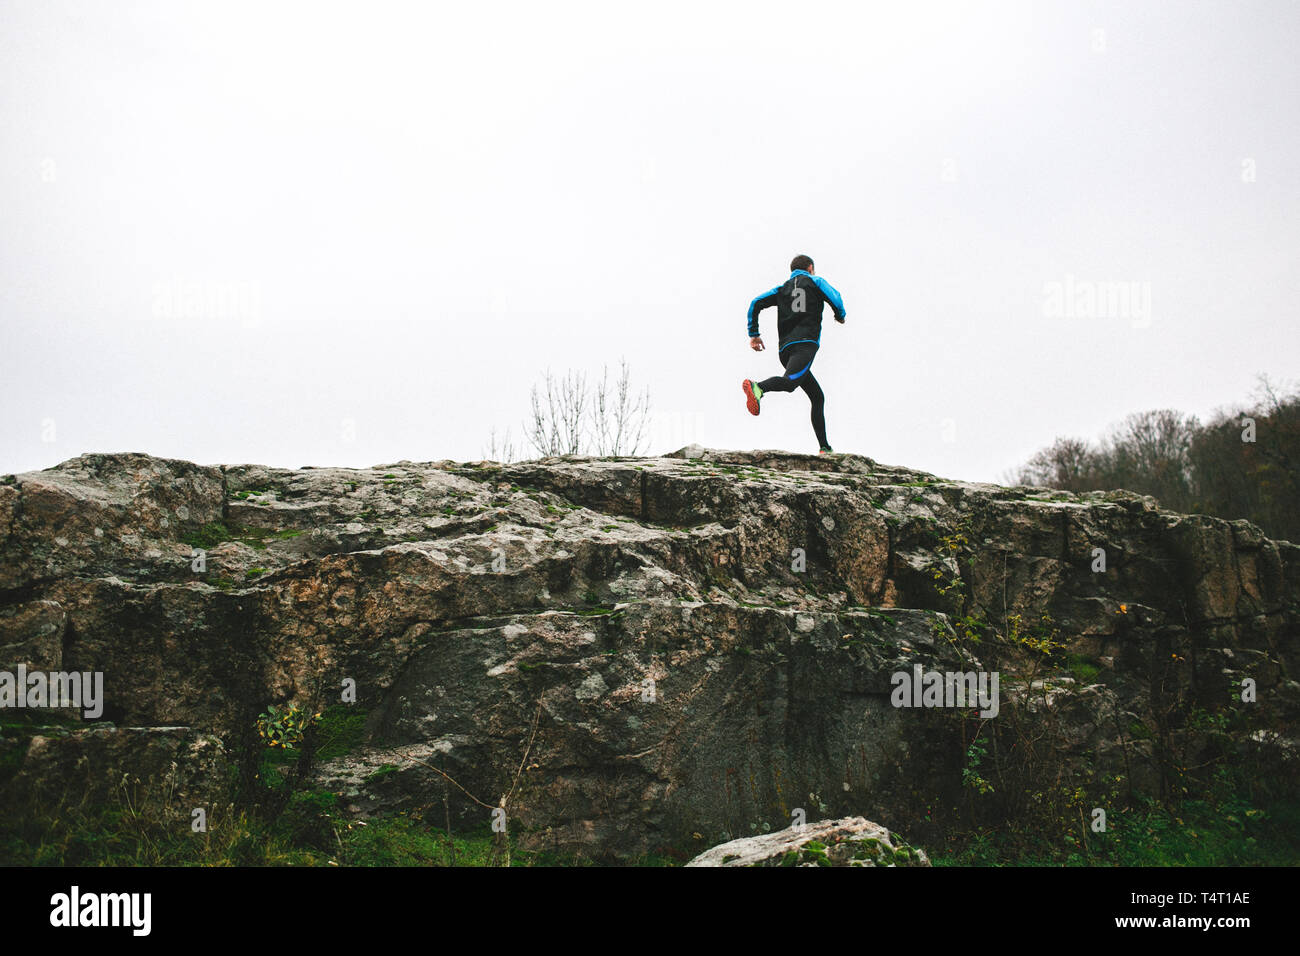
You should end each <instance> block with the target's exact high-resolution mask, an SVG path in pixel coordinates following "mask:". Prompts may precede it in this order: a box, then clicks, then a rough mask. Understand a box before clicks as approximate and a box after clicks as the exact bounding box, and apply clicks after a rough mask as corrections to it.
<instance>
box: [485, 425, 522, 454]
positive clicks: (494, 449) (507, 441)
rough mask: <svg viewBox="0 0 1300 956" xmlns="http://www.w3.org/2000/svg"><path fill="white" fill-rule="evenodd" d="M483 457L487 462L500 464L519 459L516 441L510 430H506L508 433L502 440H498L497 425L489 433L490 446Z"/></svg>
mask: <svg viewBox="0 0 1300 956" xmlns="http://www.w3.org/2000/svg"><path fill="white" fill-rule="evenodd" d="M483 457H484V458H485V459H486V460H487V461H500V462H509V461H516V460H517V459H518V455H516V453H515V440H514V438H512V437H511V435H510V429H509V428H507V429H506V433H505V434H504V435H503V436H501V438H497V430H496V426H495V425H494V426H493V427H492V428H491V430H489V431H488V446H487V449H486V451H484V452H483Z"/></svg>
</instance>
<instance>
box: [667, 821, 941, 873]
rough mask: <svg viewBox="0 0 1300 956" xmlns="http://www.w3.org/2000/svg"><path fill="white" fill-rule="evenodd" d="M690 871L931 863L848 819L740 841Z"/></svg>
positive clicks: (875, 827) (877, 829) (878, 830)
mask: <svg viewBox="0 0 1300 956" xmlns="http://www.w3.org/2000/svg"><path fill="white" fill-rule="evenodd" d="M686 865H687V866H929V865H930V858H929V857H928V856H926V855H925V851H924V850H920V849H917V848H916V847H911V846H908V845H907V844H906V843H903V842H902V841H901V840H899V839H897V838H896V837H895V836H894V835H893V834H891V833H890V832H889V831H888V830H886V829H885V828H884V827H882V826H880V825H879V824H877V823H872V822H871V821H870V820H864V819H863V818H862V817H845V818H844V819H843V820H822V821H820V822H818V823H808V824H804V825H803V826H800V827H790V828H789V829H787V830H780V831H778V832H776V833H765V834H763V835H762V836H756V837H741V838H740V839H739V840H732V841H731V842H730V843H724V844H722V845H721V846H715V847H714V848H713V849H711V850H708V851H706V852H704V853H701V854H700V855H699V856H697V857H696V858H695V859H693V860H691V862H689V863H687V864H686Z"/></svg>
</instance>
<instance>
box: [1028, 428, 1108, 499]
mask: <svg viewBox="0 0 1300 956" xmlns="http://www.w3.org/2000/svg"><path fill="white" fill-rule="evenodd" d="M1095 469H1096V461H1095V460H1094V454H1093V451H1092V449H1091V448H1089V447H1088V443H1087V442H1086V441H1083V440H1081V439H1078V438H1058V439H1056V441H1055V442H1054V443H1053V444H1052V445H1051V446H1050V447H1048V448H1044V449H1043V450H1042V451H1039V452H1036V453H1035V454H1034V456H1033V457H1032V458H1030V459H1029V461H1027V462H1026V463H1025V464H1024V465H1022V466H1021V467H1020V469H1019V471H1017V472H1016V473H1015V481H1016V483H1017V484H1021V485H1046V486H1048V487H1050V488H1063V489H1065V490H1066V491H1090V490H1092V487H1093V486H1092V479H1093V477H1094V472H1095Z"/></svg>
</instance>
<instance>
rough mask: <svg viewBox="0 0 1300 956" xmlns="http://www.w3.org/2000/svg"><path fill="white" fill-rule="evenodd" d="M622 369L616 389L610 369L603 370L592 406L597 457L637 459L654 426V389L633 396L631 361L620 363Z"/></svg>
mask: <svg viewBox="0 0 1300 956" xmlns="http://www.w3.org/2000/svg"><path fill="white" fill-rule="evenodd" d="M618 368H619V374H618V379H617V380H616V381H615V382H614V384H613V387H612V388H611V387H610V384H609V368H608V367H606V368H602V369H601V374H600V382H599V383H598V384H597V385H596V390H595V395H594V396H593V399H592V403H591V435H592V443H593V446H594V447H595V450H596V454H597V455H635V454H636V453H637V452H638V451H640V450H641V443H642V442H643V441H644V440H645V433H646V428H647V427H648V425H649V422H650V389H649V388H648V387H647V388H644V389H642V390H641V392H640V394H633V392H632V386H631V374H630V373H629V371H628V367H627V361H626V360H623V359H620V360H619V363H618Z"/></svg>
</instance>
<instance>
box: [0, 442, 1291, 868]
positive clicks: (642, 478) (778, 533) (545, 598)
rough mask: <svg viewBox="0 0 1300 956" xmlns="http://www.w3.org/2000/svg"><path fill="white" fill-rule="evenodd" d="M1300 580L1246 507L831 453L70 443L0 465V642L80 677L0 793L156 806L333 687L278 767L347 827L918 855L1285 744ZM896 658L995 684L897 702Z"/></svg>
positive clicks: (564, 842) (40, 668)
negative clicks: (941, 825)
mask: <svg viewBox="0 0 1300 956" xmlns="http://www.w3.org/2000/svg"><path fill="white" fill-rule="evenodd" d="M1298 600H1300V547H1297V546H1296V545H1293V544H1289V543H1287V542H1279V541H1271V540H1268V539H1266V538H1265V537H1264V536H1263V535H1262V534H1261V533H1260V532H1259V531H1258V530H1257V529H1256V528H1255V527H1253V526H1251V525H1249V524H1247V523H1245V522H1228V521H1222V520H1218V519H1214V518H1208V517H1201V516H1185V515H1179V514H1171V513H1168V512H1166V511H1163V510H1161V509H1159V508H1158V507H1157V505H1156V503H1155V502H1154V501H1152V500H1151V499H1148V498H1142V497H1139V496H1135V495H1132V494H1129V493H1126V492H1113V493H1107V494H1101V493H1095V494H1090V495H1081V496H1075V495H1071V494H1067V493H1061V492H1049V491H1046V490H1043V489H1034V488H1025V487H1020V488H1005V487H999V486H995V485H986V484H974V483H969V482H961V481H948V480H943V479H940V478H936V477H934V476H932V475H927V474H923V473H920V472H915V471H910V470H908V469H905V468H898V467H890V466H885V465H881V464H878V463H876V462H874V461H871V460H870V459H867V458H862V457H857V456H852V455H835V456H826V457H816V456H804V455H794V454H787V453H783V452H776V451H757V452H725V451H714V450H708V449H703V448H699V447H691V448H687V449H683V450H682V451H679V452H677V453H675V454H672V455H666V456H664V457H659V458H638V459H568V458H565V459H546V460H541V461H533V462H524V463H518V464H508V465H501V464H496V463H489V462H478V463H457V462H451V461H438V462H427V463H413V462H409V461H403V462H398V463H395V464H391V465H386V466H381V467H375V468H370V469H359V470H354V469H344V468H325V467H304V468H301V469H298V470H287V469H275V468H266V467H262V466H257V465H228V466H200V465H195V464H191V463H189V462H184V461H175V460H168V459H160V458H154V457H150V456H147V455H143V454H91V455H83V456H81V457H78V458H75V459H72V460H69V461H66V462H64V463H62V464H60V465H58V466H55V467H53V468H49V469H46V470H43V471H39V472H30V473H26V474H20V475H13V476H5V477H4V478H3V479H0V670H4V671H9V672H15V673H16V672H17V669H18V668H19V666H20V665H21V666H22V667H24V668H25V669H26V670H27V671H28V672H47V673H53V672H63V673H68V672H78V673H86V674H93V673H99V674H102V675H103V700H102V713H100V715H99V716H98V717H97V719H94V720H88V719H87V718H86V717H85V716H84V710H81V709H67V708H65V709H64V710H61V711H59V712H58V719H57V720H55V719H54V715H53V714H50V716H49V719H44V717H43V716H42V718H41V719H31V718H30V715H25V718H27V719H25V720H24V721H23V722H21V724H16V723H14V721H13V720H12V719H9V723H8V724H7V725H6V733H5V738H4V740H3V742H0V787H3V790H2V791H0V800H2V801H3V804H4V806H5V807H6V808H7V809H9V810H10V811H11V812H17V811H15V810H14V808H19V807H22V806H27V805H30V803H29V802H30V801H33V800H35V801H39V800H41V799H48V798H49V797H50V795H51V794H61V795H62V796H63V797H64V798H66V797H67V796H68V795H69V794H73V795H75V796H76V798H77V799H79V800H96V799H105V798H106V795H107V794H108V793H110V792H111V791H112V789H113V788H114V787H115V786H117V785H118V783H119V782H120V781H121V779H122V777H123V775H124V774H125V775H127V777H128V779H134V780H135V781H137V782H141V781H143V782H145V783H146V784H147V785H148V786H151V787H155V788H166V789H167V792H168V794H169V796H174V801H173V802H174V803H175V804H176V806H177V808H178V810H183V812H184V814H185V815H186V818H188V814H189V809H187V808H190V807H202V806H219V805H223V803H225V802H228V801H229V800H230V799H232V798H231V796H230V794H231V793H232V789H234V790H237V789H238V786H239V782H240V781H243V782H244V783H245V784H247V783H248V782H249V780H250V779H251V777H252V775H253V774H255V773H256V766H257V765H258V760H259V754H258V750H259V748H260V747H261V746H262V740H261V739H260V738H259V737H258V734H257V727H258V717H259V715H260V714H262V713H263V712H264V711H266V708H267V707H268V706H269V705H281V706H282V705H285V704H290V703H296V704H298V705H300V706H302V707H304V708H306V709H307V711H308V712H310V713H315V712H329V713H336V712H338V711H339V709H340V708H348V709H350V712H352V713H355V714H356V715H358V719H359V717H360V715H364V724H363V728H362V732H361V734H360V736H359V738H358V739H357V740H356V741H355V745H354V746H352V747H351V748H350V751H349V752H347V753H344V754H337V755H335V756H332V757H330V758H329V759H319V760H314V761H312V762H311V763H310V766H308V765H306V764H304V766H303V768H302V769H303V773H304V774H305V775H306V776H305V777H304V779H303V780H302V781H301V784H302V785H303V786H306V787H313V788H318V789H322V790H329V791H332V792H334V793H337V794H340V795H341V796H342V798H343V802H344V805H345V806H346V807H347V809H348V812H350V813H352V814H355V815H357V816H358V817H365V816H366V815H370V814H375V813H383V812H386V811H391V810H412V809H416V808H425V807H438V808H440V810H441V809H442V808H444V801H445V810H446V813H447V814H448V816H449V817H451V818H453V820H454V822H457V823H459V824H464V825H481V824H482V823H484V822H486V821H488V820H489V818H490V817H491V816H492V814H493V811H494V810H500V811H504V812H503V813H500V814H498V816H499V817H500V818H501V819H503V820H504V821H506V826H508V828H509V832H510V834H511V835H512V836H513V837H514V838H515V839H516V840H518V841H520V843H521V844H522V845H534V846H547V847H554V848H557V849H566V848H585V849H586V850H587V851H589V852H595V853H599V854H608V855H621V854H631V853H639V852H644V851H646V850H653V849H656V848H665V847H670V848H679V850H680V852H681V853H684V854H689V855H694V853H696V852H699V851H701V850H703V849H705V848H706V847H708V846H709V845H711V844H713V843H718V842H721V841H723V840H730V839H734V838H738V837H744V836H750V835H752V834H754V833H758V832H766V831H769V830H772V831H775V830H781V829H783V828H785V827H787V826H789V825H790V823H791V820H792V818H799V815H800V814H803V815H804V816H805V817H806V819H807V820H809V821H812V820H815V819H819V818H825V817H847V816H857V815H862V816H865V817H868V818H870V819H876V820H882V821H884V822H886V823H888V825H889V826H891V827H893V828H896V829H902V830H904V832H906V833H907V835H908V837H909V839H912V840H914V841H915V842H918V843H922V844H923V845H924V836H925V832H924V831H925V828H926V827H927V826H929V825H932V824H933V822H934V818H935V816H934V815H941V814H942V813H944V812H946V811H947V809H948V808H950V807H954V806H955V805H956V804H957V802H958V801H961V800H969V799H972V795H974V796H976V797H978V796H980V795H988V797H989V799H990V800H992V799H995V798H994V797H993V796H992V795H993V794H996V795H997V797H996V799H999V800H1004V801H1007V802H1006V803H1005V804H1004V805H1003V806H1002V810H1001V812H1004V813H1014V812H1017V810H1016V808H1017V807H1018V806H1019V807H1024V806H1029V805H1031V804H1032V803H1033V801H1034V800H1035V799H1037V800H1038V801H1039V802H1042V800H1043V799H1045V798H1044V791H1046V790H1047V789H1048V788H1049V787H1051V786H1057V785H1060V786H1066V787H1075V786H1076V785H1077V787H1078V788H1082V789H1080V790H1079V791H1078V792H1080V793H1083V792H1086V793H1087V801H1091V802H1096V801H1103V803H1104V801H1106V800H1118V799H1123V798H1124V797H1125V796H1126V795H1131V794H1133V793H1150V794H1153V795H1161V794H1167V793H1169V792H1171V790H1174V789H1176V788H1178V787H1186V786H1187V785H1188V780H1189V779H1190V778H1189V777H1188V774H1191V773H1192V770H1193V768H1195V767H1197V766H1198V765H1200V763H1202V762H1203V761H1204V760H1211V761H1212V760H1214V759H1218V758H1217V757H1216V754H1219V755H1221V754H1222V753H1223V747H1224V741H1225V739H1228V740H1231V741H1232V742H1233V745H1234V747H1236V748H1237V750H1238V752H1240V751H1241V750H1242V748H1245V749H1246V750H1249V751H1250V752H1251V754H1253V755H1254V756H1253V757H1252V759H1256V758H1257V759H1259V760H1261V761H1262V763H1261V766H1263V767H1267V768H1273V769H1276V770H1278V772H1279V773H1280V772H1282V771H1283V770H1286V771H1287V772H1290V771H1289V770H1288V769H1287V768H1290V767H1292V766H1293V765H1294V759H1293V755H1294V752H1295V748H1294V740H1295V737H1296V733H1295V726H1296V723H1295V722H1296V716H1297V709H1298V705H1300V685H1297V683H1296V682H1295V679H1296V676H1297V670H1296V668H1297V665H1300V654H1298V651H1300V641H1298V640H1297V635H1298V621H1300V617H1298V613H1297V601H1298ZM918 665H919V667H920V672H921V673H929V672H931V671H937V672H941V673H954V674H972V675H981V676H985V677H987V676H988V675H990V674H992V673H994V672H996V673H998V674H999V676H1000V703H999V704H998V705H997V707H995V708H993V710H992V711H990V709H989V708H984V711H985V714H984V716H980V714H979V713H976V711H977V710H979V709H980V707H979V706H978V705H977V704H976V703H975V702H972V701H969V700H968V701H966V702H965V703H964V705H963V703H962V702H961V701H960V700H958V701H957V706H927V707H918V706H907V707H903V706H896V704H897V703H898V702H899V701H898V698H897V691H896V690H895V688H896V687H897V686H898V685H899V682H900V679H899V678H898V677H896V676H895V675H899V674H904V675H911V674H914V673H917V670H916V668H917V666H918ZM918 696H919V695H918ZM1243 698H1245V699H1243ZM915 702H916V703H919V702H920V701H919V700H918V701H915ZM943 703H945V704H952V703H953V700H952V699H951V698H948V699H946V700H944V701H943ZM4 713H12V712H7V711H0V714H4ZM48 713H49V712H48V711H42V715H44V714H48ZM994 713H996V715H994ZM7 719H8V718H7ZM1207 721H1208V722H1207ZM1207 727H1214V728H1217V731H1216V733H1210V732H1209V731H1207V730H1206V728H1207ZM1036 790H1037V794H1038V795H1037V797H1035V791H1036ZM1047 797H1049V798H1050V794H1047ZM1079 799H1083V798H1079ZM1090 805H1091V803H1090ZM918 834H919V835H920V836H921V837H922V839H917V837H918Z"/></svg>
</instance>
